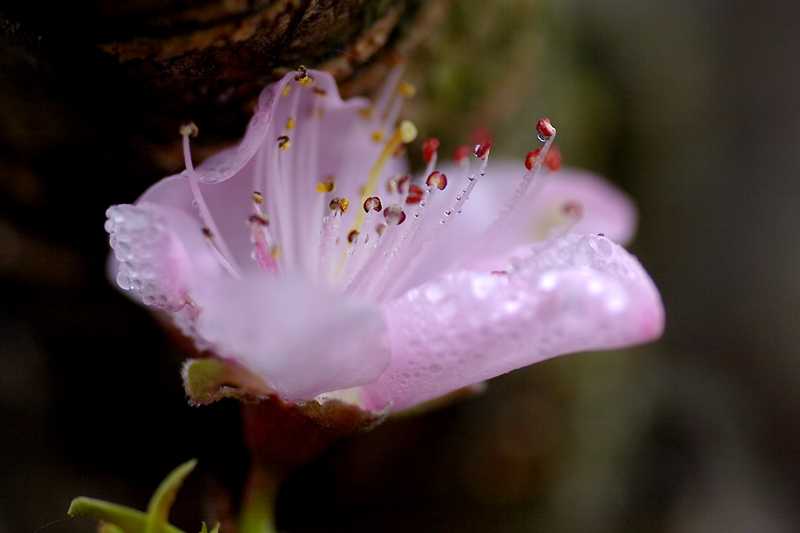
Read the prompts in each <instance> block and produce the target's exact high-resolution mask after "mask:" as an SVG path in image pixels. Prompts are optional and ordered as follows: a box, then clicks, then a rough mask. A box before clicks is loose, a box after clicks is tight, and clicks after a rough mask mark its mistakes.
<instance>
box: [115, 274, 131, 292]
mask: <svg viewBox="0 0 800 533" xmlns="http://www.w3.org/2000/svg"><path fill="white" fill-rule="evenodd" d="M117 285H119V288H120V289H122V290H123V291H129V290H131V278H129V277H128V276H127V275H126V274H125V272H123V271H121V270H120V271H119V272H118V273H117Z"/></svg>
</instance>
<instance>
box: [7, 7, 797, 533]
mask: <svg viewBox="0 0 800 533" xmlns="http://www.w3.org/2000/svg"><path fill="white" fill-rule="evenodd" d="M318 4H319V5H325V4H326V3H325V2H320V3H318ZM487 4H488V3H486V2H481V1H479V0H462V1H460V2H454V3H448V2H444V1H440V2H430V3H425V2H410V1H409V2H391V1H382V2H374V3H371V4H368V5H367V7H364V6H362V5H360V4H359V3H358V2H343V3H340V5H341V6H345V7H342V8H337V9H340V11H336V12H335V13H331V12H327V15H326V16H320V17H318V18H317V19H313V20H312V22H314V21H315V23H316V24H321V25H322V26H321V27H322V28H323V29H324V30H325V31H320V32H314V34H315V35H322V36H323V38H322V42H317V41H314V42H310V40H309V39H307V38H306V37H307V35H309V34H310V33H309V32H310V30H309V31H306V32H305V33H304V32H303V31H294V30H297V29H298V28H300V29H301V30H302V29H304V28H305V29H306V30H308V28H309V27H310V28H313V27H315V26H313V25H311V23H310V22H308V21H309V17H305V18H304V13H305V14H306V15H307V14H308V12H309V9H312V10H313V8H314V6H317V3H313V2H290V1H287V2H264V3H261V4H259V3H257V2H251V3H237V2H225V3H224V6H226V7H224V9H228V10H229V11H224V9H223V11H221V12H216V11H214V9H216V8H215V6H217V5H223V3H222V2H210V1H209V2H199V3H188V2H180V1H177V0H175V1H172V2H167V3H166V4H164V5H168V6H169V9H168V8H166V7H163V6H159V7H154V6H156V5H157V3H152V2H145V1H143V2H125V1H119V2H103V3H93V2H78V3H70V4H69V5H67V6H61V7H59V8H52V9H59V10H61V11H49V10H48V9H50V8H48V9H45V8H44V7H42V6H44V5H45V4H42V5H41V6H39V5H37V3H36V2H17V1H16V0H14V1H5V2H3V3H2V4H0V30H2V32H0V33H2V38H0V39H1V40H0V189H1V190H0V483H1V484H2V486H0V532H2V533H6V532H8V533H12V532H13V533H19V532H22V533H33V532H35V531H36V532H38V531H43V532H45V533H55V532H89V531H94V530H95V525H94V524H93V523H92V522H90V521H88V520H84V519H79V518H74V519H64V517H65V516H66V511H67V508H68V506H69V502H70V501H71V499H72V498H73V497H75V496H78V495H89V496H94V497H99V498H103V499H106V500H111V501H115V502H119V503H124V504H127V505H130V506H132V507H136V508H141V509H143V508H144V507H145V506H146V503H147V500H148V498H149V496H150V494H151V493H152V491H153V489H154V488H155V486H156V485H157V484H158V482H159V481H160V480H161V479H162V478H163V476H164V475H165V474H166V473H167V472H168V471H169V470H170V469H172V468H173V467H174V466H176V465H177V464H179V463H180V462H182V461H184V460H186V459H188V458H190V457H198V458H199V459H200V466H199V468H198V470H197V472H196V473H195V474H192V477H190V478H189V480H188V481H187V483H186V486H185V488H184V490H183V492H181V494H180V495H179V498H178V503H177V505H176V508H175V512H174V520H173V522H174V523H175V524H176V525H178V526H180V527H182V528H184V529H186V530H187V531H192V530H195V529H199V520H200V519H203V518H206V517H207V516H208V512H207V511H206V510H207V509H209V508H210V509H216V512H218V513H221V514H224V513H225V510H224V509H220V506H224V505H225V501H226V499H227V496H228V495H230V493H231V490H232V489H231V487H234V488H235V487H237V486H239V485H240V484H241V481H242V477H243V475H244V465H245V461H246V459H245V457H244V450H243V447H242V445H241V442H240V440H239V435H238V432H239V422H238V413H237V405H236V404H235V403H234V402H233V401H223V402H220V403H218V404H215V405H212V406H208V407H202V408H191V407H189V406H188V405H187V403H186V400H185V398H184V396H183V391H182V386H181V381H180V377H179V373H178V371H179V368H180V363H181V357H182V355H181V353H180V352H179V349H178V348H177V347H176V345H175V344H173V343H171V342H170V339H168V338H167V335H166V334H165V333H163V332H162V330H161V329H159V328H158V326H157V325H156V323H155V322H154V321H153V320H152V318H151V317H150V315H149V314H148V313H147V312H146V311H145V310H144V309H141V308H139V307H137V306H135V305H133V304H131V303H130V302H129V301H128V300H127V299H125V298H124V297H122V296H120V295H119V294H118V293H117V292H116V291H114V290H113V289H112V288H111V286H110V285H109V284H108V282H107V281H106V278H105V274H104V265H105V259H106V256H107V253H108V247H107V240H106V234H105V233H104V231H103V221H104V212H105V209H106V207H107V206H108V205H110V204H113V203H121V202H129V201H132V200H134V199H135V198H136V197H137V196H138V195H139V194H140V193H141V192H142V191H143V190H144V188H145V187H146V186H147V185H148V184H150V183H153V182H155V181H156V180H158V179H159V178H161V177H162V176H163V175H166V174H168V173H172V172H173V171H175V170H178V169H179V168H180V163H179V159H176V152H175V150H174V148H175V143H174V141H175V140H176V139H174V138H172V137H171V136H172V135H173V134H174V133H176V132H177V126H176V124H178V123H179V122H180V120H182V119H184V118H195V117H196V116H200V117H201V118H202V119H204V120H206V122H207V123H214V124H215V125H216V126H218V128H216V129H215V128H208V127H204V124H203V123H202V122H201V120H199V119H197V118H195V120H197V122H198V123H200V129H201V137H200V139H199V141H200V144H199V145H198V150H199V151H200V152H201V153H202V151H203V150H206V151H207V152H208V153H210V152H211V151H213V150H214V149H217V148H218V147H219V146H221V145H222V144H224V143H225V142H227V141H230V140H232V139H235V137H236V136H237V135H238V134H240V133H241V131H242V130H241V128H242V127H243V125H244V123H245V122H246V120H247V114H246V112H245V111H244V109H245V108H246V102H247V101H248V99H251V98H252V96H253V94H257V90H258V87H260V86H261V85H263V83H266V82H267V81H269V77H270V76H272V75H273V74H274V72H275V69H276V68H279V67H280V66H285V65H289V66H290V67H293V66H296V64H299V63H301V62H303V63H305V64H306V65H307V66H312V65H315V64H325V65H326V66H328V67H329V68H331V69H332V70H334V71H336V72H337V74H338V75H339V76H340V77H341V78H342V79H345V80H346V84H345V87H346V88H347V90H350V91H352V92H354V93H357V92H365V91H368V90H369V88H370V87H373V86H374V84H375V82H374V79H378V78H379V77H380V73H381V67H380V62H379V61H376V62H373V61H371V60H369V59H370V58H372V57H373V56H374V57H378V56H380V54H381V51H382V50H384V49H395V50H399V51H401V52H403V53H405V54H406V55H407V56H408V57H409V60H410V61H409V69H408V78H409V79H410V80H411V81H413V82H414V83H415V85H416V86H417V88H418V94H417V97H416V98H415V99H414V100H413V101H412V102H411V103H410V105H409V106H408V107H407V113H406V115H407V116H409V117H410V118H412V119H413V120H414V121H415V122H416V123H417V125H418V126H419V128H420V131H421V137H429V136H438V137H439V138H440V139H441V140H442V147H443V149H444V150H445V151H446V152H447V151H449V150H451V149H453V148H455V147H456V146H457V145H459V144H462V143H464V142H467V141H469V139H465V138H464V136H465V132H470V131H473V130H474V129H475V128H478V127H485V128H489V129H490V130H491V131H492V132H493V135H494V141H495V145H494V147H493V154H495V153H500V154H504V155H507V156H511V157H518V158H522V157H524V155H525V154H526V153H527V151H528V150H529V149H530V148H531V146H532V145H534V144H535V142H534V135H535V134H534V124H535V121H536V120H537V119H538V118H539V117H540V116H549V117H550V118H551V120H552V121H553V124H554V125H556V126H557V127H558V130H559V135H558V143H559V145H560V147H561V151H562V154H563V156H564V161H565V164H567V165H570V166H581V167H584V168H587V169H591V170H593V171H596V172H599V173H602V174H604V175H605V176H607V177H608V178H609V179H611V180H612V181H614V182H616V183H618V184H620V185H621V186H622V187H623V188H625V189H626V190H627V191H628V192H629V193H630V194H631V195H632V196H634V197H635V198H636V200H637V202H638V204H639V208H640V215H641V223H640V230H639V233H638V236H637V238H636V241H635V242H634V243H633V245H632V246H631V250H632V251H633V252H634V253H635V254H636V255H638V256H639V258H640V259H641V261H642V263H643V264H644V265H645V266H646V267H647V269H648V270H649V271H650V273H651V275H652V277H653V278H654V279H655V281H656V283H657V284H658V286H659V287H660V289H661V291H662V295H663V298H664V302H665V305H666V308H667V317H668V324H667V332H666V335H665V336H664V338H663V339H662V340H661V341H659V342H657V343H654V344H651V345H648V346H644V347H639V348H635V349H630V350H624V351H619V352H607V353H599V354H578V355H571V356H568V357H563V358H559V359H555V360H552V361H547V362H544V363H541V364H538V365H535V366H533V367H530V368H527V369H523V370H521V371H517V372H514V373H512V374H509V375H507V376H504V377H501V378H498V379H495V380H493V381H492V382H491V383H490V386H489V389H488V390H487V392H486V393H485V394H483V395H481V396H478V397H475V398H472V399H469V400H466V401H464V402H461V403H459V404H456V405H452V406H450V407H447V408H444V409H441V410H439V411H435V412H432V413H430V414H428V415H425V416H423V417H419V418H414V419H402V420H396V421H390V422H388V423H386V424H384V425H383V426H381V427H379V428H378V429H376V430H374V431H372V432H370V433H367V434H358V435H354V436H352V437H348V438H345V439H342V440H340V441H338V442H337V443H336V444H335V445H334V446H333V447H332V448H331V449H330V450H329V451H327V452H326V453H325V454H324V455H323V456H322V457H320V458H319V459H318V460H317V461H315V462H314V463H312V464H310V465H308V467H306V468H304V469H302V470H301V471H298V472H297V473H296V474H294V475H293V476H292V477H291V478H290V479H289V480H288V481H287V482H286V484H285V485H284V487H283V490H282V492H281V496H280V499H279V509H278V522H279V525H280V526H281V528H282V530H285V531H287V532H323V531H350V532H352V531H387V532H392V531H398V532H399V531H408V530H412V529H413V530H414V531H460V532H473V531H474V532H479V531H480V532H484V531H487V530H488V531H509V532H523V531H525V532H527V531H542V532H550V531H559V532H560V531H567V532H578V533H582V532H585V533H600V532H622V531H645V530H646V531H664V532H681V533H683V532H691V533H694V532H698V533H699V532H712V531H714V532H716V531H729V532H740V531H741V532H751V531H769V532H784V531H796V530H798V529H800V516H799V515H798V508H799V507H798V503H800V486H799V484H800V456H799V455H798V450H799V449H798V444H797V443H798V439H800V387H798V383H799V382H800V354H798V347H800V327H798V326H800V324H799V323H798V316H799V315H798V311H800V276H798V275H797V273H798V269H799V268H800V242H798V237H797V231H798V228H800V209H798V205H799V204H798V202H800V187H798V183H797V178H798V172H799V171H800V165H798V158H797V156H796V154H795V151H796V150H795V149H793V148H794V146H795V144H796V143H797V141H798V140H800V97H798V89H800V75H799V74H798V72H800V39H799V38H798V37H797V29H798V24H800V4H797V3H796V2H791V1H789V0H766V1H765V2H762V3H760V4H759V5H758V7H757V8H756V6H755V5H754V4H752V3H746V2H744V1H742V0H728V1H724V0H692V1H689V0H678V1H676V2H670V3H665V2H655V1H652V0H644V1H643V0H636V1H634V0H604V1H601V2H583V1H580V0H537V1H534V0H530V1H522V0H517V1H513V0H505V1H498V2H493V3H492V5H491V6H489V5H487ZM231 6H234V7H231ZM235 6H238V7H235ZM274 6H280V7H281V9H282V11H280V12H278V11H276V9H277V8H275V7H274ZM310 6H311V7H310ZM369 6H371V7H369ZM317 7H318V6H317ZM170 9H171V11H170ZM220 9H222V8H220ZM237 9H238V10H239V11H236V10H237ZM231 10H233V11H231ZM258 10H261V11H258ZM293 10H294V11H293ZM234 11H236V13H238V14H237V15H236V16H246V17H251V18H249V19H247V20H248V21H250V22H252V21H253V20H257V22H252V24H255V25H256V26H258V24H262V25H267V26H269V25H270V24H272V26H269V27H270V32H271V33H270V34H269V35H270V36H271V37H270V38H271V39H272V40H269V39H266V40H262V41H259V46H261V47H262V48H263V47H267V48H269V47H270V46H271V47H272V48H269V50H270V51H271V52H270V54H272V55H269V57H268V58H267V59H263V58H260V57H259V56H257V55H254V54H252V53H251V52H252V51H248V50H247V49H246V47H244V48H241V49H238V50H237V51H236V53H234V54H232V55H231V56H225V55H224V54H223V52H225V51H226V50H228V48H226V47H224V46H221V45H220V46H216V45H215V46H216V47H212V50H214V53H215V54H217V55H215V56H214V57H207V56H202V55H198V54H197V53H196V51H193V50H191V49H190V47H191V46H192V45H191V44H186V42H184V41H181V40H180V38H178V37H174V35H173V34H171V33H170V32H173V31H174V32H175V34H180V32H184V33H186V32H189V33H191V32H195V33H202V32H197V31H196V30H197V28H198V27H200V26H202V25H203V24H205V26H203V27H215V28H219V27H223V26H224V25H225V24H227V23H228V22H230V21H231V20H234V19H235V16H234V14H232V13H234ZM153 13H156V15H158V16H156V15H153ZM198 13H200V14H198ZM254 13H256V14H257V15H259V16H260V17H261V18H257V17H256V18H253V17H255V15H254ZM322 13H323V14H326V12H325V11H324V9H323V10H322ZM284 15H285V16H284ZM203 17H206V18H203ZM215 17H216V18H215ZM198 21H200V22H198ZM209 21H211V22H209ZM239 22H241V20H239ZM273 23H274V24H273ZM252 24H251V25H252ZM304 24H307V26H308V27H307V26H304ZM326 24H327V25H328V26H325V25H326ZM235 26H236V27H237V28H242V27H244V25H243V24H238V25H235ZM286 28H290V29H291V30H292V31H294V33H292V31H288V30H286ZM220 31H221V30H220ZM281 31H284V33H283V34H281V33H280V32H281ZM137 32H138V33H137ZM143 32H144V33H143ZM148 32H149V33H148ZM142 34H145V37H146V38H139V37H137V36H140V35H142ZM254 35H256V36H257V37H258V36H259V35H261V34H260V33H259V31H258V30H254ZM281 36H282V37H281ZM325 36H328V37H329V38H327V40H326V37H325ZM173 37H174V38H173ZM206 37H208V36H206ZM212 37H213V38H214V39H217V38H219V36H218V35H214V36H212ZM212 37H208V38H212ZM228 37H230V36H228ZM279 37H280V38H279ZM237 39H239V40H238V41H237ZM247 39H248V37H247V36H244V37H242V36H239V37H236V38H232V39H231V40H230V42H240V41H242V42H244V43H247V42H248V40H247ZM215 42H216V41H215ZM98 43H101V46H99V45H98ZM143 43H144V44H143ZM153 43H155V44H153ZM176 43H178V44H176ZM181 43H183V44H181ZM265 43H266V44H265ZM147 46H150V47H151V48H152V46H156V47H159V46H160V47H161V48H158V49H151V48H147ZM168 46H172V47H173V48H169V49H168ZM181 46H183V47H184V48H181ZM176 49H177V51H175V50H176ZM154 50H155V51H154ZM354 51H357V52H358V53H359V54H361V56H358V54H355V53H354ZM137 54H138V55H137ZM220 54H222V55H220ZM248 54H249V55H248ZM356 56H358V57H357V58H356V59H358V61H355V62H354V61H353V60H352V58H353V57H356ZM142 58H144V59H142ZM348 58H349V59H348ZM359 58H360V59H359ZM362 59H363V61H362ZM220 64H224V65H226V66H229V67H230V68H229V69H228V70H227V71H226V72H225V76H226V78H225V79H228V80H230V79H235V80H237V81H236V83H235V84H234V87H233V89H230V90H228V89H225V88H224V84H222V83H221V82H220V83H216V81H218V78H215V77H214V75H215V73H218V71H219V70H225V68H222V67H214V65H220ZM215 68H216V69H217V70H215ZM226 68H227V67H226ZM182 69H183V70H182ZM254 72H258V74H257V75H255V74H253V73H254ZM231 76H233V78H231ZM215 83H216V84H215ZM226 91H227V92H226ZM254 92H255V93H254ZM209 110H212V111H213V113H212V111H209ZM187 114H188V115H189V116H188V117H187V116H186V115H187ZM214 121H216V122H214ZM206 132H209V133H208V134H206ZM204 143H205V144H204ZM215 506H216V507H215Z"/></svg>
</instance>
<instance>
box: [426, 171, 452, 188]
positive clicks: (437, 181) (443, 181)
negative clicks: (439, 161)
mask: <svg viewBox="0 0 800 533" xmlns="http://www.w3.org/2000/svg"><path fill="white" fill-rule="evenodd" d="M425 184H426V185H427V186H428V187H436V188H437V189H439V190H440V191H441V190H444V188H445V187H447V176H445V175H444V174H442V173H441V172H439V171H438V170H434V171H433V172H431V175H430V176H428V179H427V181H426V182H425Z"/></svg>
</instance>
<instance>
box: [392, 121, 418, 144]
mask: <svg viewBox="0 0 800 533" xmlns="http://www.w3.org/2000/svg"><path fill="white" fill-rule="evenodd" d="M397 130H398V131H399V132H400V140H401V141H403V143H405V144H408V143H410V142H411V141H413V140H414V139H416V138H417V127H416V126H415V125H414V123H413V122H411V121H410V120H404V121H403V122H401V123H400V126H399V127H398V129H397Z"/></svg>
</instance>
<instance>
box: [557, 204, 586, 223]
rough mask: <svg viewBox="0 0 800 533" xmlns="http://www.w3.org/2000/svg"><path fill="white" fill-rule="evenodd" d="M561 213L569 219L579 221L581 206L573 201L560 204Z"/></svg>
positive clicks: (581, 215)
mask: <svg viewBox="0 0 800 533" xmlns="http://www.w3.org/2000/svg"><path fill="white" fill-rule="evenodd" d="M561 212H562V213H564V215H565V216H568V217H569V218H577V219H580V218H581V217H583V206H582V205H581V204H580V202H576V201H575V200H567V201H566V202H564V203H563V204H562V206H561Z"/></svg>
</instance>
